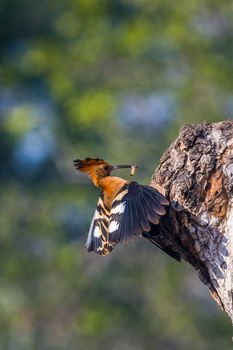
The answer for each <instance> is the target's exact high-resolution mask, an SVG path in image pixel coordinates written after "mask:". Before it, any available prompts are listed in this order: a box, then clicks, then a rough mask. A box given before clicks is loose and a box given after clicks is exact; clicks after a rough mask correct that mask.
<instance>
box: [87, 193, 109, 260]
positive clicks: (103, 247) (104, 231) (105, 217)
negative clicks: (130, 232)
mask: <svg viewBox="0 0 233 350" xmlns="http://www.w3.org/2000/svg"><path fill="white" fill-rule="evenodd" d="M109 219H110V213H109V211H108V210H107V209H106V208H105V206H104V202H103V195H102V194H101V195H100V197H99V200H98V203H97V208H96V210H95V213H94V216H93V219H92V222H91V226H90V230H89V233H88V237H87V241H86V248H87V250H88V251H89V252H91V251H94V252H95V253H98V254H100V255H106V254H109V253H110V252H111V251H112V249H113V246H114V243H109V239H108V236H109V234H108V228H109Z"/></svg>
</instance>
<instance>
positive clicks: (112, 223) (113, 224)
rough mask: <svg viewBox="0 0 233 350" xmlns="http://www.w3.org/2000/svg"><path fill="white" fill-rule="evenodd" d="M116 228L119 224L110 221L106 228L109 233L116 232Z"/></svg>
mask: <svg viewBox="0 0 233 350" xmlns="http://www.w3.org/2000/svg"><path fill="white" fill-rule="evenodd" d="M118 227H119V222H117V221H115V220H113V221H111V223H110V225H109V228H108V231H109V233H112V232H115V231H117V230H118Z"/></svg>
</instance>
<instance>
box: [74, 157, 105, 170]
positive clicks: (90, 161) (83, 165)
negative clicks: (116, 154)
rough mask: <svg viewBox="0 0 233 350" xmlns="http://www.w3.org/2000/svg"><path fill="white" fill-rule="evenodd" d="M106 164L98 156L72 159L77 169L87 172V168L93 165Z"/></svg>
mask: <svg viewBox="0 0 233 350" xmlns="http://www.w3.org/2000/svg"><path fill="white" fill-rule="evenodd" d="M104 164H108V163H107V162H105V161H104V160H103V159H99V158H85V159H83V160H82V159H76V160H74V166H75V168H76V169H77V170H79V171H83V172H88V170H89V169H90V168H91V167H93V166H98V165H104Z"/></svg>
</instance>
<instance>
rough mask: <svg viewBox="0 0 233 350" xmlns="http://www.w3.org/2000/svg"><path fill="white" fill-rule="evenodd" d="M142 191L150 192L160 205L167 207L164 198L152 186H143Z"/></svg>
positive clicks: (167, 202)
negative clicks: (154, 195)
mask: <svg viewBox="0 0 233 350" xmlns="http://www.w3.org/2000/svg"><path fill="white" fill-rule="evenodd" d="M143 187H144V189H145V190H146V191H150V192H154V193H155V194H156V196H157V198H158V201H159V202H160V204H162V205H169V201H168V200H167V198H165V197H164V196H163V195H162V194H161V193H159V192H158V191H157V190H156V188H154V187H152V186H148V185H144V186H143Z"/></svg>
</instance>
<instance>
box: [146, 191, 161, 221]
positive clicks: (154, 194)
mask: <svg viewBox="0 0 233 350" xmlns="http://www.w3.org/2000/svg"><path fill="white" fill-rule="evenodd" d="M143 192H144V197H145V198H147V199H148V200H150V201H151V202H152V203H153V207H154V209H155V210H156V212H157V214H159V215H164V214H166V210H165V208H164V206H163V205H162V204H160V202H159V197H158V193H157V192H154V191H150V190H148V189H145V190H144V191H143Z"/></svg>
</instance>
